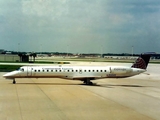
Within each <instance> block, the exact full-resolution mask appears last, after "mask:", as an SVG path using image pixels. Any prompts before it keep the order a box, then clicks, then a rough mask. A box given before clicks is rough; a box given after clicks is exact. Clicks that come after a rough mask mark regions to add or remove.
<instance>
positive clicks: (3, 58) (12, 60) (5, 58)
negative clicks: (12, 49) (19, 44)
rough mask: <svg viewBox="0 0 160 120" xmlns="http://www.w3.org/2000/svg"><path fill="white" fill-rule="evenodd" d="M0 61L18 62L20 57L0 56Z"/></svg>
mask: <svg viewBox="0 0 160 120" xmlns="http://www.w3.org/2000/svg"><path fill="white" fill-rule="evenodd" d="M0 61H4V62H5V61H10V62H19V61H20V57H19V56H18V55H8V54H0Z"/></svg>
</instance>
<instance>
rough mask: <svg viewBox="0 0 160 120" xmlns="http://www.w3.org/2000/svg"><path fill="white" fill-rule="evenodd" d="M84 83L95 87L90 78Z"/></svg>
mask: <svg viewBox="0 0 160 120" xmlns="http://www.w3.org/2000/svg"><path fill="white" fill-rule="evenodd" d="M83 83H84V84H86V85H93V83H92V82H91V81H90V79H89V78H87V79H85V80H84V81H83Z"/></svg>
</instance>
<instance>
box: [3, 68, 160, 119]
mask: <svg viewBox="0 0 160 120" xmlns="http://www.w3.org/2000/svg"><path fill="white" fill-rule="evenodd" d="M152 67H156V68H157V65H156V66H155V65H151V66H150V68H149V73H147V74H149V75H146V74H141V75H139V76H136V77H131V78H125V79H102V80H97V81H93V82H94V83H95V85H93V86H87V85H83V84H82V82H81V81H70V80H63V79H59V78H47V79H44V78H43V79H31V78H20V79H16V81H17V84H15V85H14V84H12V81H11V80H6V79H4V78H2V75H3V74H4V73H0V120H90V119H91V120H155V119H156V120H160V81H159V74H158V72H157V71H156V72H153V71H154V69H153V68H152ZM158 67H160V66H158ZM156 70H158V69H156ZM155 74H156V78H155V77H154V76H155Z"/></svg>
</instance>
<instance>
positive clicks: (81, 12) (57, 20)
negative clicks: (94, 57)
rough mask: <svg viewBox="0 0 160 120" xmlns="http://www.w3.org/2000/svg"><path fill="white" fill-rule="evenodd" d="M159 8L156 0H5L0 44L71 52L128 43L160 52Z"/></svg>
mask: <svg viewBox="0 0 160 120" xmlns="http://www.w3.org/2000/svg"><path fill="white" fill-rule="evenodd" d="M159 10H160V2H159V1H158V0H153V1H150V0H145V1H139V0H134V1H127V0H121V1H119V0H107V1H104V0H85V1H84V0H54V1H53V0H21V1H19V0H14V1H13V0H8V1H5V0H1V1H0V37H1V39H2V40H1V43H3V44H1V45H0V47H4V49H10V50H14V49H16V46H17V43H21V50H22V51H40V50H43V51H60V52H65V51H66V50H67V48H66V46H68V49H69V52H100V46H103V47H104V49H103V51H104V52H117V51H118V52H128V51H129V50H130V46H135V48H136V52H142V51H143V52H144V51H147V49H149V50H150V49H151V48H152V49H153V51H154V50H156V51H159V47H160V46H159V44H158V41H159V38H160V35H159V32H160V26H159V25H160V17H159ZM6 41H7V42H6ZM151 41H152V42H151ZM7 43H11V44H13V47H12V45H8V44H7ZM142 44H143V45H142ZM40 46H41V47H40ZM143 46H144V47H143ZM153 46H155V47H153ZM28 48H29V49H28Z"/></svg>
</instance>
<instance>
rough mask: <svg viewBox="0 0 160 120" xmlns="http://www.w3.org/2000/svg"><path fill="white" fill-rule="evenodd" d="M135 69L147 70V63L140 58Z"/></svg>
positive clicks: (134, 65) (135, 64)
mask: <svg viewBox="0 0 160 120" xmlns="http://www.w3.org/2000/svg"><path fill="white" fill-rule="evenodd" d="M132 67H133V68H141V69H146V68H147V67H146V63H145V61H144V60H143V59H142V58H141V57H139V58H138V59H137V60H136V62H135V63H134V64H133V65H132Z"/></svg>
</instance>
